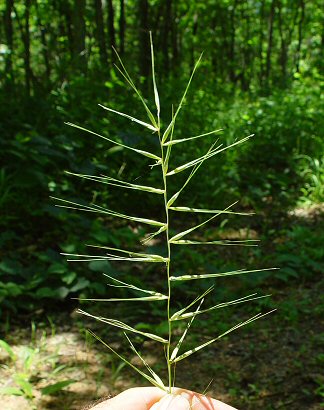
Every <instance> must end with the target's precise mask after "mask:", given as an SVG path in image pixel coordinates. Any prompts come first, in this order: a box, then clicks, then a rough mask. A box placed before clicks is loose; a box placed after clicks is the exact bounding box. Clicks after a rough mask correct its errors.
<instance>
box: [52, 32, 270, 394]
mask: <svg viewBox="0 0 324 410" xmlns="http://www.w3.org/2000/svg"><path fill="white" fill-rule="evenodd" d="M150 40H151V61H152V79H153V91H154V101H155V109H156V112H155V113H154V114H153V112H152V111H151V110H150V108H149V107H148V105H147V104H146V102H145V100H144V98H143V97H142V95H141V93H140V92H139V90H138V89H137V87H136V86H135V83H134V82H133V80H132V78H131V77H130V75H129V73H128V71H127V70H126V68H125V66H124V64H123V62H122V60H121V59H120V57H119V55H118V53H117V52H116V54H117V58H118V61H119V64H120V66H119V67H118V66H117V69H118V70H119V72H120V73H121V75H122V76H123V78H124V79H125V81H126V82H127V83H128V85H129V86H130V87H131V88H132V89H133V91H134V92H135V93H136V95H137V96H138V97H139V99H140V101H141V103H142V104H143V105H144V108H145V111H146V113H147V117H148V122H145V121H142V120H139V119H137V118H134V117H133V116H131V115H129V114H125V113H123V112H120V111H117V110H114V109H112V108H109V107H105V106H103V105H100V106H101V107H102V108H103V109H105V110H108V111H109V112H111V113H114V114H116V115H119V116H122V117H124V118H127V119H129V120H131V121H133V122H135V123H137V124H139V125H141V126H143V127H145V128H146V129H149V130H150V131H151V132H153V133H154V134H155V135H156V138H157V139H158V142H159V147H160V152H159V153H158V154H157V153H152V152H149V151H143V150H140V149H136V148H133V147H131V146H128V145H125V144H122V143H120V142H117V141H114V140H112V139H110V138H107V137H105V136H103V135H101V134H98V133H96V132H93V131H91V130H88V129H86V128H83V127H81V126H79V125H76V124H72V123H67V124H68V125H70V126H72V127H75V128H77V129H80V130H82V131H86V132H89V133H91V134H93V135H95V136H97V137H99V138H102V139H104V140H107V141H108V142H110V143H113V144H116V145H119V146H121V147H122V148H125V149H128V150H131V151H133V152H134V153H136V154H139V155H143V156H145V157H147V158H149V159H151V160H154V161H155V162H154V164H152V167H153V166H154V167H156V166H158V167H160V170H161V179H162V181H163V185H162V186H161V187H152V186H144V185H138V184H134V183H131V182H127V181H123V180H120V179H116V178H112V177H108V176H94V175H84V174H76V173H70V174H71V175H73V176H76V177H79V178H83V179H87V180H91V181H95V182H99V183H102V184H106V185H112V186H117V187H120V188H122V189H130V190H138V191H143V192H146V193H149V194H154V195H160V197H161V203H162V206H163V208H164V214H165V217H164V220H163V221H157V220H154V219H148V218H140V217H137V216H133V215H125V214H123V213H120V212H116V211H113V210H111V209H107V208H104V207H101V206H98V205H95V204H89V205H85V204H79V203H76V202H72V201H67V200H63V199H59V198H56V199H57V200H58V201H59V204H58V206H60V207H64V208H69V209H73V210H78V211H83V212H93V213H99V214H102V215H109V216H113V217H117V218H122V219H126V220H130V221H133V222H137V223H140V224H146V225H149V226H151V227H153V228H155V231H154V232H153V233H151V234H150V235H149V236H148V237H146V238H144V240H143V243H145V242H147V241H149V240H151V239H153V238H154V237H156V236H158V235H163V236H164V241H165V245H166V249H167V255H165V256H162V255H154V254H148V253H139V252H132V251H128V250H124V249H119V248H112V247H103V246H97V247H95V248H99V249H101V250H103V251H105V252H106V254H105V256H102V255H90V254H64V255H66V256H67V257H68V259H69V260H73V261H85V262H88V261H96V260H108V261H109V260H113V261H122V262H126V261H128V262H144V263H145V262H146V263H161V264H164V265H165V271H166V282H167V286H166V289H167V290H166V292H165V294H162V293H161V292H158V291H154V290H148V289H142V288H140V287H137V286H135V285H133V284H130V283H126V282H124V281H121V280H119V279H117V278H114V277H111V276H108V275H107V276H108V277H109V279H110V281H111V284H110V286H113V287H122V288H126V289H129V290H135V291H137V292H141V293H142V294H143V296H142V297H128V298H109V299H82V300H91V301H101V302H138V301H142V302H162V303H165V304H166V309H165V315H166V318H167V323H168V336H167V337H166V338H164V337H161V336H160V335H158V334H153V333H148V332H144V331H141V330H138V329H136V328H134V327H132V326H130V325H128V324H127V323H124V322H122V321H119V320H116V319H113V318H106V317H101V316H94V315H91V314H90V313H87V312H85V311H83V310H79V313H81V314H84V315H86V316H88V317H91V318H94V319H96V320H99V321H101V322H103V323H106V324H108V325H110V326H113V327H117V328H119V329H122V330H123V331H124V334H125V338H126V340H127V342H128V343H129V346H130V348H131V350H132V351H133V352H134V353H135V354H136V355H137V356H138V357H139V359H140V362H141V363H142V364H143V365H144V368H145V370H142V368H140V367H138V366H136V365H134V364H133V363H131V362H130V361H129V360H127V359H126V358H125V357H124V356H122V355H121V354H120V353H118V352H117V351H116V350H115V349H113V348H112V347H111V346H110V345H109V344H107V343H106V342H104V341H103V340H101V339H100V338H99V337H98V336H97V335H95V334H94V333H93V332H91V334H92V335H93V336H94V337H95V338H97V339H98V340H100V341H101V342H102V343H103V344H104V345H105V346H107V348H108V349H109V350H110V351H112V352H113V353H115V354H116V355H117V356H118V357H119V358H120V359H121V360H122V361H123V362H125V363H127V364H128V365H129V366H131V367H132V368H133V369H134V370H136V371H137V372H138V373H140V374H141V375H142V376H143V377H144V378H145V379H147V380H148V381H149V382H150V383H152V384H153V385H154V386H157V387H159V388H161V389H163V390H165V391H167V392H171V390H172V387H173V385H174V378H175V366H176V363H178V362H179V361H181V360H183V359H186V358H187V357H189V356H191V355H192V354H194V353H196V352H198V351H200V350H202V349H204V348H205V347H207V346H209V345H210V344H212V343H214V342H216V341H218V340H219V339H221V338H222V337H224V336H226V335H228V334H229V333H231V332H232V331H234V330H236V329H238V328H240V327H242V326H245V325H247V324H249V323H251V322H253V321H255V320H258V319H260V318H262V317H264V316H265V315H267V314H269V313H271V312H267V313H263V314H262V313H258V314H256V315H254V316H252V317H250V318H248V319H247V320H244V321H242V322H240V323H237V324H236V325H234V326H233V327H231V328H229V329H228V330H226V331H225V332H223V333H221V334H220V335H217V336H216V337H214V338H212V339H210V340H209V341H207V342H205V343H202V344H200V345H198V346H197V347H195V348H193V349H190V350H188V351H185V352H183V353H181V347H182V344H183V342H184V340H185V338H186V335H187V333H188V331H189V330H190V327H191V325H192V323H193V321H194V320H195V319H196V317H197V316H198V315H200V314H204V313H208V312H211V311H213V310H215V309H221V308H224V307H227V306H232V305H236V304H241V303H246V302H250V301H253V300H256V299H260V298H264V297H267V296H269V295H265V296H259V295H257V294H256V293H253V294H250V295H247V296H244V297H241V298H239V299H235V300H230V301H226V302H223V303H218V304H216V305H214V306H211V307H209V308H203V303H204V300H205V298H206V297H207V296H208V295H209V294H210V293H211V292H212V291H213V288H214V287H213V286H211V287H210V288H209V289H207V290H206V291H205V292H203V293H202V294H201V295H198V296H197V297H196V298H195V299H194V300H193V301H192V302H191V303H189V304H188V305H187V306H185V307H183V308H181V309H179V310H177V311H174V310H175V309H174V304H173V303H172V302H173V298H172V296H173V295H172V285H173V282H181V281H186V282H187V281H191V280H193V281H195V280H202V279H213V278H217V277H225V276H234V275H243V274H247V273H250V272H256V271H262V270H269V269H259V270H247V269H240V270H235V271H229V272H219V273H205V274H196V275H181V276H179V275H178V276H177V275H175V274H174V272H173V271H172V267H173V264H172V262H173V258H172V248H173V246H197V245H221V246H234V245H236V246H256V243H255V242H256V241H255V240H251V239H247V240H212V241H203V240H202V241H199V240H196V239H194V238H193V239H190V234H191V233H192V232H194V231H195V230H196V229H199V228H201V227H204V226H205V225H206V224H208V223H209V222H210V221H212V220H214V219H215V218H217V217H218V216H220V215H223V214H234V215H249V214H248V213H245V212H235V211H233V210H232V208H233V206H234V205H235V204H236V203H233V204H231V205H229V206H228V207H226V208H225V209H224V210H219V209H206V208H192V207H187V206H177V205H175V203H176V201H178V199H179V198H180V197H181V193H182V191H183V190H184V188H185V187H186V186H187V185H188V184H189V183H190V180H191V179H192V178H193V177H194V175H195V174H196V172H197V171H198V170H199V168H200V167H201V166H202V165H203V164H204V162H205V161H207V160H209V159H211V158H213V157H215V156H216V155H218V154H220V153H222V152H223V151H225V150H227V149H230V148H232V147H234V146H237V145H239V144H242V143H244V142H246V141H248V140H249V139H250V138H251V137H252V135H249V136H247V137H245V138H242V139H240V140H238V141H235V142H234V143H232V144H230V145H227V146H225V147H224V146H223V144H220V143H219V142H218V139H216V140H214V141H213V142H212V143H211V144H210V147H209V149H208V150H207V151H206V153H205V154H204V155H201V156H199V157H197V158H195V159H193V160H191V161H189V162H186V163H184V164H181V165H178V166H177V167H175V168H172V169H170V159H171V157H172V149H173V147H174V146H175V145H177V144H181V145H182V146H183V147H185V146H186V144H188V143H190V142H191V141H192V140H195V139H198V138H207V137H208V138H211V137H213V136H214V135H215V134H218V133H219V132H220V131H221V130H220V129H217V130H212V131H210V132H207V133H203V134H200V135H196V136H193V137H188V138H177V139H175V138H174V129H175V126H176V120H177V117H178V114H179V113H180V111H181V108H182V106H183V104H184V101H185V99H186V96H187V92H188V90H189V87H190V84H191V82H192V79H193V77H194V74H195V72H196V70H197V68H198V66H199V63H200V61H201V58H202V56H200V57H199V59H198V61H197V63H196V64H195V66H194V69H193V71H192V73H191V76H190V78H189V81H188V83H187V86H186V88H185V91H184V93H183V95H182V98H181V100H180V103H179V105H178V106H177V108H176V109H173V110H172V118H171V121H170V122H169V124H168V125H167V126H166V127H164V128H163V127H162V125H161V119H160V113H161V107H160V98H159V92H158V89H157V84H156V77H155V66H154V51H153V42H152V36H151V35H150ZM187 170H190V173H189V175H188V176H187V178H186V179H185V182H184V183H183V184H182V186H181V188H180V189H178V190H177V192H175V193H170V189H169V178H175V175H176V174H178V173H181V172H184V171H187ZM177 212H181V213H183V212H188V213H191V214H199V215H204V214H209V215H211V216H209V217H207V218H206V219H204V220H203V221H202V222H200V223H198V224H197V225H194V226H192V227H190V228H187V229H185V230H183V231H181V232H178V233H176V234H175V235H173V234H171V225H170V215H171V213H177ZM172 232H173V229H172ZM188 236H189V238H188ZM181 320H184V321H187V326H186V327H185V330H184V331H183V334H182V336H181V337H180V338H178V337H177V340H176V337H175V332H174V327H175V325H176V323H175V322H177V321H181ZM128 333H135V334H137V335H140V336H142V337H144V338H148V339H151V340H153V341H155V342H157V343H160V344H161V345H162V349H164V351H165V357H166V367H167V374H168V379H167V382H166V383H165V382H163V381H162V379H161V377H160V376H158V375H157V374H156V373H155V372H154V370H153V369H152V368H151V366H150V365H149V364H148V363H147V362H146V361H145V359H144V358H143V357H142V355H141V354H140V353H139V352H138V351H137V349H136V348H135V346H134V344H133V342H132V341H131V339H130V336H129V335H128Z"/></svg>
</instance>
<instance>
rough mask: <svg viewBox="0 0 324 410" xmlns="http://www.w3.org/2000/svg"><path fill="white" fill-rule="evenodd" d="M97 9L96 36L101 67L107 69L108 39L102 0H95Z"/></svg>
mask: <svg viewBox="0 0 324 410" xmlns="http://www.w3.org/2000/svg"><path fill="white" fill-rule="evenodd" d="M94 3H95V11H96V30H95V31H96V37H97V42H98V46H99V53H100V62H101V67H102V68H103V69H105V68H106V67H107V61H108V56H107V49H106V41H105V29H104V18H103V11H102V1H101V0H95V1H94Z"/></svg>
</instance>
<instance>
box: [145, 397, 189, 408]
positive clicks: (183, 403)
mask: <svg viewBox="0 0 324 410" xmlns="http://www.w3.org/2000/svg"><path fill="white" fill-rule="evenodd" d="M150 410H190V404H189V402H188V400H187V399H186V398H185V397H183V396H174V395H171V394H168V395H166V396H164V397H163V398H162V399H161V400H160V401H159V402H157V403H155V404H154V405H153V406H152V407H151V409H150Z"/></svg>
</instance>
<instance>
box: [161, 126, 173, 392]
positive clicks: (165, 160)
mask: <svg viewBox="0 0 324 410" xmlns="http://www.w3.org/2000/svg"><path fill="white" fill-rule="evenodd" d="M159 137H160V132H159ZM160 145H161V156H162V164H161V169H162V175H163V186H164V210H165V217H166V222H165V223H166V230H165V237H166V243H167V251H168V252H167V259H168V261H167V262H166V275H167V281H168V293H167V295H168V300H167V316H168V332H169V335H168V340H169V343H168V345H167V352H166V360H167V366H168V379H169V392H170V393H171V388H172V364H171V359H170V357H171V355H170V349H171V342H172V321H171V311H170V307H171V279H170V277H171V275H170V264H171V244H170V237H169V207H168V194H167V193H168V185H167V176H166V174H167V172H168V158H167V157H165V155H164V147H163V144H162V141H161V139H160Z"/></svg>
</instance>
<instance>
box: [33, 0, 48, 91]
mask: <svg viewBox="0 0 324 410" xmlns="http://www.w3.org/2000/svg"><path fill="white" fill-rule="evenodd" d="M35 6H36V16H37V24H38V27H39V29H40V34H41V42H42V54H43V58H44V64H45V70H46V83H47V85H48V86H49V85H50V81H51V79H50V77H51V66H50V57H49V48H48V44H47V39H46V31H47V30H46V27H45V26H44V25H43V23H42V20H41V16H40V13H39V8H38V3H37V1H36V2H35Z"/></svg>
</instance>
